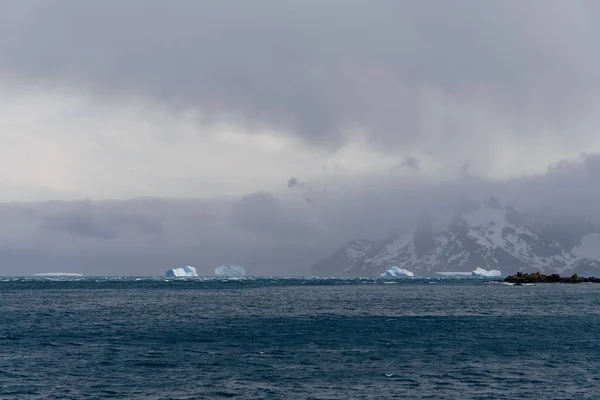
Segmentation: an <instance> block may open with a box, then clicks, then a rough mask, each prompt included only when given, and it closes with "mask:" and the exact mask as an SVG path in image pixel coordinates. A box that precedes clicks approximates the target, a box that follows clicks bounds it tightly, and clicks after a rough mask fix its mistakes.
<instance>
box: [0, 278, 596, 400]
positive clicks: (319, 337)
mask: <svg viewBox="0 0 600 400" xmlns="http://www.w3.org/2000/svg"><path fill="white" fill-rule="evenodd" d="M114 398H121V399H219V398H240V399H394V398H397V399H520V398H527V399H593V398H596V399H597V398H600V285H593V284H581V285H538V286H534V287H526V286H523V287H518V286H497V285H488V284H483V283H482V282H480V281H437V282H436V283H435V284H432V283H430V281H427V280H399V281H396V282H391V283H390V282H388V283H384V281H380V280H369V279H354V280H353V279H347V280H337V279H329V280H309V279H306V280H302V279H267V278H265V279H241V280H239V279H238V280H228V281H225V280H201V279H199V280H192V281H189V280H188V281H186V280H179V281H176V280H171V281H165V280H163V279H142V280H135V279H90V278H87V279H74V280H73V279H71V280H68V279H67V280H57V279H44V278H40V279H17V278H12V279H9V278H0V399H114Z"/></svg>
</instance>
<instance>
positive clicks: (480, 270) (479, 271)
mask: <svg viewBox="0 0 600 400" xmlns="http://www.w3.org/2000/svg"><path fill="white" fill-rule="evenodd" d="M473 276H494V277H500V276H502V272H500V271H498V270H497V269H490V270H489V271H488V270H487V269H483V268H479V267H477V268H476V269H475V271H473Z"/></svg>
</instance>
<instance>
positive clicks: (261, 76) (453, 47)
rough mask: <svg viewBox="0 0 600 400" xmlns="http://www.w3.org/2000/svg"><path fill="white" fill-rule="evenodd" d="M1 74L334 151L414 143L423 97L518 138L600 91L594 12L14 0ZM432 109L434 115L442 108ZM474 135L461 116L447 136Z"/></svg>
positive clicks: (531, 2)
mask: <svg viewBox="0 0 600 400" xmlns="http://www.w3.org/2000/svg"><path fill="white" fill-rule="evenodd" d="M0 8H2V11H3V12H0V15H4V17H3V20H0V22H1V23H0V26H1V28H0V29H1V31H0V74H2V75H5V76H9V77H14V78H15V79H22V80H25V81H27V82H43V83H51V84H52V85H68V86H73V87H77V88H79V87H81V88H85V89H91V90H93V91H94V93H96V94H97V95H99V96H116V95H130V94H133V95H135V96H142V97H147V98H150V99H154V100H157V101H159V102H161V103H163V104H165V105H167V106H168V107H172V108H174V109H180V108H185V107H192V108H198V109H201V110H203V111H204V115H205V117H206V118H209V119H210V118H220V117H222V116H224V115H237V116H239V117H241V118H243V119H244V120H245V121H246V123H248V124H255V125H257V126H261V125H269V126H274V127H276V128H280V129H283V130H286V131H290V132H293V133H296V134H299V135H301V136H302V137H303V138H304V139H305V140H306V141H307V142H309V143H312V144H318V145H324V146H330V147H336V146H339V145H340V144H342V143H343V141H344V140H345V139H344V138H345V136H344V134H343V130H344V128H345V127H347V126H350V125H354V124H359V125H362V126H366V127H367V128H369V129H370V130H371V131H372V134H371V139H372V141H373V143H376V144H379V145H381V147H382V148H393V147H395V146H399V145H404V146H409V145H412V146H413V147H414V146H416V145H417V144H418V142H419V140H421V139H422V137H423V135H425V134H426V132H425V130H424V128H423V120H424V119H426V118H427V116H428V115H427V103H428V102H431V101H434V102H435V99H433V100H432V99H430V98H428V97H427V93H429V92H428V90H430V89H431V88H434V89H436V88H439V89H440V90H442V91H443V92H445V93H447V94H448V96H450V97H451V98H452V99H453V100H455V101H457V102H459V103H460V102H463V101H467V100H469V99H470V98H471V97H473V98H474V99H475V100H473V101H474V102H475V103H477V102H478V101H479V100H482V99H483V100H485V101H487V102H489V103H490V104H491V106H492V107H493V108H494V110H495V111H497V112H498V113H500V114H502V115H505V116H506V117H507V118H510V119H512V120H513V121H512V122H513V125H514V126H516V127H517V129H516V130H517V131H518V132H519V134H521V135H522V134H525V133H524V132H527V131H528V129H525V128H526V127H527V126H528V124H530V123H531V121H532V120H536V119H540V121H535V122H536V123H539V124H546V125H547V124H550V125H552V126H558V127H563V126H564V125H565V124H566V122H567V121H569V120H570V118H571V117H572V116H573V115H574V114H577V113H579V112H581V110H582V109H583V108H584V106H585V105H586V104H587V102H588V101H589V100H590V98H591V97H593V96H594V95H595V94H596V93H597V89H598V83H599V82H598V79H599V78H598V76H597V73H596V71H597V70H598V67H600V60H599V57H600V53H599V52H598V51H597V46H596V42H595V38H596V37H598V36H599V34H600V28H599V27H598V26H597V24H596V23H595V21H596V20H597V19H598V17H599V16H600V12H599V11H600V4H599V3H598V2H596V1H593V0H581V1H577V2H565V1H561V0H522V1H518V2H482V1H478V0H457V1H453V2H440V1H433V0H426V1H413V2H406V1H394V0H384V1H378V2H364V1H358V0H333V1H326V2H323V1H316V0H309V1H293V0H288V1H281V0H256V1H252V2H238V1H229V0H224V1H217V2H198V1H192V0H180V1H177V2H165V1H158V0H143V1H142V0H130V1H127V2H123V1H117V0H105V1H101V2H74V1H69V0H29V1H27V0H14V1H10V0H9V1H4V2H2V5H0ZM435 106H436V105H435V104H433V105H432V107H434V108H435ZM440 129H441V130H442V131H443V133H444V135H445V136H448V137H452V136H453V135H456V134H458V133H459V132H461V131H464V130H468V129H470V128H469V124H468V123H467V121H461V120H456V119H453V117H452V116H451V115H450V116H448V117H446V118H445V122H444V123H443V124H442V125H441V128H440Z"/></svg>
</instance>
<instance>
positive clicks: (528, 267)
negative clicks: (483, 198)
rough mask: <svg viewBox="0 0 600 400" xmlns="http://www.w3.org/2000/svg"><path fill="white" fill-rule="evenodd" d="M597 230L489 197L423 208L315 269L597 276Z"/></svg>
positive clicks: (599, 263) (599, 270) (599, 240)
mask: <svg viewBox="0 0 600 400" xmlns="http://www.w3.org/2000/svg"><path fill="white" fill-rule="evenodd" d="M599 232H600V229H598V227H596V226H594V225H592V224H590V223H588V222H586V221H583V220H580V219H578V218H576V217H574V216H571V215H568V214H565V213H557V212H545V213H537V214H525V213H519V212H517V211H516V210H515V209H514V208H513V207H511V206H507V207H503V206H502V205H501V204H500V202H499V201H498V200H497V199H496V198H494V197H492V198H491V199H490V200H488V201H487V202H485V203H484V204H478V203H476V202H473V201H471V200H467V199H460V200H459V201H458V202H457V203H456V204H454V205H452V206H448V207H439V208H436V209H432V210H428V211H427V212H426V213H424V214H423V216H422V217H421V219H420V221H419V223H418V224H416V226H414V227H413V228H412V229H408V230H407V232H406V233H405V234H403V235H399V236H395V237H391V238H389V239H386V240H383V241H381V242H379V243H375V242H372V241H365V240H360V241H358V240H357V241H352V242H350V243H349V244H348V245H346V246H344V247H343V248H341V249H340V250H338V251H337V252H336V253H335V254H334V255H333V256H332V257H331V258H329V259H327V260H323V261H321V262H319V263H317V264H316V265H315V266H314V267H313V273H315V274H318V275H361V276H374V275H379V274H381V273H382V272H384V271H385V270H386V268H387V267H389V266H398V267H400V268H404V269H407V270H409V271H412V272H414V273H415V274H416V275H421V276H426V275H433V274H435V273H436V272H443V271H472V270H474V269H476V268H478V267H479V268H484V269H487V270H490V269H495V270H500V271H502V273H503V275H507V274H511V273H515V272H518V271H541V272H543V273H547V274H548V273H559V274H561V275H572V274H573V273H577V274H579V275H585V276H589V275H593V276H600V234H599Z"/></svg>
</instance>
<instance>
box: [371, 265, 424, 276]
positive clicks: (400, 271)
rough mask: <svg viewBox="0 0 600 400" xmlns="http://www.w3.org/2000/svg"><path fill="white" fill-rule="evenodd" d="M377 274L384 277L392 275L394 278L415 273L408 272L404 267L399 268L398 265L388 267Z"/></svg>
mask: <svg viewBox="0 0 600 400" xmlns="http://www.w3.org/2000/svg"><path fill="white" fill-rule="evenodd" d="M379 276H384V277H388V278H390V277H394V278H398V277H406V276H415V274H413V273H412V272H410V271H409V270H406V269H404V268H400V267H396V266H393V267H388V268H387V269H386V270H385V272H384V273H382V274H381V275H379Z"/></svg>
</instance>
